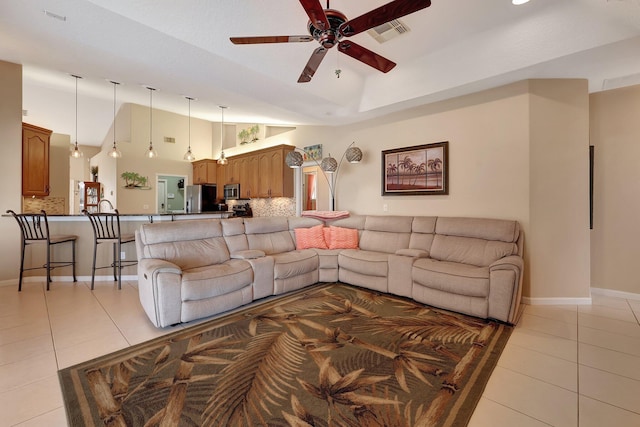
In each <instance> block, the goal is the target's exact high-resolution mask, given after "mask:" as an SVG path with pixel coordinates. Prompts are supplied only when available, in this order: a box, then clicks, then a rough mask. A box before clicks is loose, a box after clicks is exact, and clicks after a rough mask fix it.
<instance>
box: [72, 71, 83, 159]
mask: <svg viewBox="0 0 640 427" xmlns="http://www.w3.org/2000/svg"><path fill="white" fill-rule="evenodd" d="M72 77H74V78H75V79H76V143H75V144H74V145H73V146H72V147H71V151H70V152H69V156H71V157H73V158H74V159H79V158H80V157H82V156H84V153H83V152H82V151H80V148H79V147H78V79H81V78H82V77H80V76H74V75H72Z"/></svg>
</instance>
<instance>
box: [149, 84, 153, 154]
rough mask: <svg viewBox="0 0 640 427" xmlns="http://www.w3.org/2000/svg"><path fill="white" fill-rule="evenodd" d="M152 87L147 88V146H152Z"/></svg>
mask: <svg viewBox="0 0 640 427" xmlns="http://www.w3.org/2000/svg"><path fill="white" fill-rule="evenodd" d="M152 126H153V88H152V87H150V88H149V147H153V134H152V133H151V132H152Z"/></svg>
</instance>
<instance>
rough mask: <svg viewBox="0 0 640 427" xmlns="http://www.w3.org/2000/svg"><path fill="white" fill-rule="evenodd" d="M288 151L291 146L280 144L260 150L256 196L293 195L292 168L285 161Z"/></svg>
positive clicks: (291, 149) (290, 149) (291, 148)
mask: <svg viewBox="0 0 640 427" xmlns="http://www.w3.org/2000/svg"><path fill="white" fill-rule="evenodd" d="M290 151H293V147H291V146H288V145H281V146H278V147H274V148H271V149H265V150H262V151H261V152H260V154H259V155H258V170H259V174H260V180H259V181H258V183H257V184H258V196H257V197H293V170H292V169H291V168H290V167H289V166H287V165H286V163H285V159H286V157H287V154H288V153H289V152H290Z"/></svg>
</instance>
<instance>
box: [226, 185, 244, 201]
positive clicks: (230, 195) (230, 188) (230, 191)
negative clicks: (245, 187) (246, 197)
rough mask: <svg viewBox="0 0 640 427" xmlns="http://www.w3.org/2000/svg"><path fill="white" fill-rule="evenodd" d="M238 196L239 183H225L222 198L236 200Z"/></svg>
mask: <svg viewBox="0 0 640 427" xmlns="http://www.w3.org/2000/svg"><path fill="white" fill-rule="evenodd" d="M239 198H240V184H225V185H224V199H225V200H236V199H239Z"/></svg>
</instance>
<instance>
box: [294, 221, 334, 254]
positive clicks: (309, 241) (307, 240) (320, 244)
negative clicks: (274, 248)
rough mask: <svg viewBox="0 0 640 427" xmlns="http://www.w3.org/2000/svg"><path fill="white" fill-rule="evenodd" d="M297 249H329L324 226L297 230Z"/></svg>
mask: <svg viewBox="0 0 640 427" xmlns="http://www.w3.org/2000/svg"><path fill="white" fill-rule="evenodd" d="M293 231H295V233H296V248H297V249H309V248H318V249H327V244H326V242H325V241H324V233H323V232H322V224H320V225H316V226H315V227H310V228H296V229H294V230H293Z"/></svg>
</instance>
